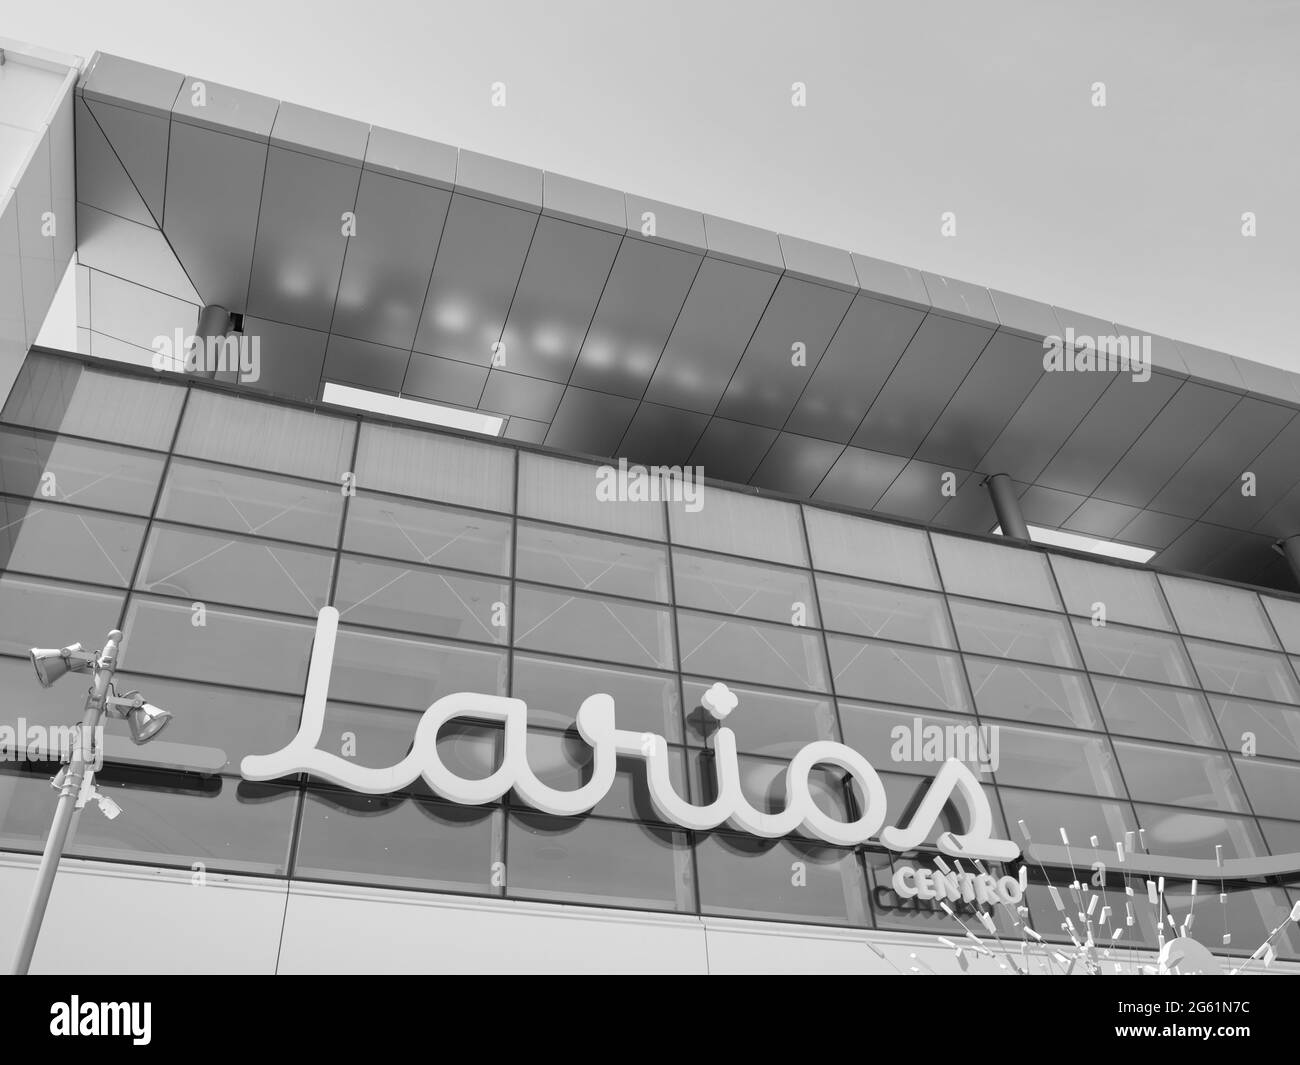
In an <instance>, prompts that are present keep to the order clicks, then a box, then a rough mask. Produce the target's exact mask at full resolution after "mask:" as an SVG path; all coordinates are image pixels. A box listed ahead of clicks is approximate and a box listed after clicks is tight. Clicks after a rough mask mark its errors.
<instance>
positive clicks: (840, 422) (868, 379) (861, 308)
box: [786, 295, 925, 469]
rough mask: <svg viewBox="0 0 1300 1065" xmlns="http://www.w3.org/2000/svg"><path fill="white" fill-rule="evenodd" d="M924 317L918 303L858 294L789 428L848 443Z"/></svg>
mask: <svg viewBox="0 0 1300 1065" xmlns="http://www.w3.org/2000/svg"><path fill="white" fill-rule="evenodd" d="M924 318H925V314H924V312H922V311H919V310H916V309H915V308H913V307H903V306H900V305H899V304H897V303H889V302H887V301H886V300H878V299H873V298H872V297H870V296H862V295H859V296H857V297H855V298H854V300H853V303H852V305H851V306H850V307H849V310H848V313H847V314H846V315H845V316H844V321H843V322H841V323H840V327H839V329H838V330H836V333H835V337H834V339H833V340H831V342H830V345H829V346H828V347H827V349H826V354H825V355H823V356H822V359H821V362H819V363H818V364H817V371H816V373H814V374H813V375H812V380H810V381H809V382H808V387H807V388H806V389H804V391H803V394H802V395H801V396H800V397H799V399H798V402H796V404H795V407H794V410H793V411H792V412H791V414H790V420H789V422H788V423H787V424H786V428H787V429H788V430H789V431H791V432H796V433H800V434H801V435H803V436H816V437H820V438H821V439H823V440H835V441H838V442H839V443H842V444H847V443H848V442H849V441H850V440H852V439H853V434H854V433H855V432H857V429H858V426H859V425H861V424H862V419H863V417H865V415H866V413H867V408H868V407H870V406H871V403H872V401H873V400H874V399H875V398H876V395H877V394H878V393H879V392H880V389H881V387H882V386H883V385H884V383H885V380H886V379H887V378H888V377H889V375H890V373H891V372H892V371H893V369H894V366H895V365H896V364H897V362H898V360H899V358H900V357H901V356H902V354H903V352H904V351H905V350H906V349H907V345H908V344H909V343H911V340H912V337H913V336H915V335H916V330H917V328H918V327H919V326H920V324H921V322H922V321H923V320H924ZM899 468H900V469H901V468H902V467H901V466H900V467H899Z"/></svg>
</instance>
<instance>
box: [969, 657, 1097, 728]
mask: <svg viewBox="0 0 1300 1065" xmlns="http://www.w3.org/2000/svg"><path fill="white" fill-rule="evenodd" d="M966 675H967V676H968V677H970V685H971V689H972V690H973V692H974V695H975V707H976V709H977V710H979V712H980V714H981V715H983V716H984V717H1004V718H1005V717H1009V718H1014V719H1015V720H1017V721H1029V722H1032V723H1034V724H1039V725H1057V726H1061V727H1065V728H1084V729H1099V728H1101V718H1100V717H1099V716H1098V714H1097V709H1096V706H1095V705H1094V704H1093V699H1092V693H1091V692H1090V691H1089V690H1088V678H1087V676H1086V675H1084V674H1083V673H1065V672H1063V671H1061V670H1056V669H1044V668H1042V667H1039V666H1022V665H1020V664H1019V663H1011V662H998V661H996V660H993V659H989V658H974V657H972V656H970V655H967V656H966Z"/></svg>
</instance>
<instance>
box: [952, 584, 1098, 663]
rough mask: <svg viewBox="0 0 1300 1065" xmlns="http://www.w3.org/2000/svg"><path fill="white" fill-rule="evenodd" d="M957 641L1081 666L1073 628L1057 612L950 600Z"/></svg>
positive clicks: (967, 647) (970, 647) (982, 650)
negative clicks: (1044, 612)
mask: <svg viewBox="0 0 1300 1065" xmlns="http://www.w3.org/2000/svg"><path fill="white" fill-rule="evenodd" d="M948 604H949V606H951V607H952V623H953V625H954V626H956V628H957V642H958V643H960V644H961V649H962V650H963V651H975V652H978V653H979V654H985V655H996V656H998V657H999V658H1017V659H1020V660H1022V661H1026V660H1027V661H1030V662H1048V663H1051V664H1053V665H1058V666H1074V667H1076V668H1078V667H1079V665H1080V662H1079V656H1078V654H1077V653H1076V652H1075V650H1074V641H1073V640H1071V639H1070V627H1069V625H1067V624H1066V621H1065V619H1064V618H1063V617H1061V616H1060V615H1058V614H1038V613H1031V612H1029V611H1027V610H1017V609H1015V608H1014V607H1005V606H992V605H990V604H988V603H973V602H970V601H969V600H965V599H951V598H950V599H949V600H948Z"/></svg>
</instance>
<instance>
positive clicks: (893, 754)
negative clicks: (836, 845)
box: [839, 699, 995, 824]
mask: <svg viewBox="0 0 1300 1065" xmlns="http://www.w3.org/2000/svg"><path fill="white" fill-rule="evenodd" d="M839 707H840V724H841V726H842V727H843V729H844V742H845V743H846V744H848V745H849V746H850V747H852V748H853V749H854V750H855V751H857V752H858V753H860V754H861V755H863V756H864V757H865V758H866V759H867V761H868V762H870V763H871V764H872V765H874V766H875V767H876V770H877V771H878V772H883V771H885V770H894V771H896V772H898V773H910V774H913V775H920V776H933V775H934V774H935V773H937V772H938V771H939V767H940V766H941V765H942V764H943V763H944V762H945V761H947V759H948V758H949V757H952V758H956V759H958V760H959V761H962V762H965V763H966V764H967V766H969V767H970V769H971V771H972V772H974V773H976V774H978V773H980V772H981V768H980V767H981V763H984V764H985V765H988V764H989V756H990V755H991V754H992V753H993V751H992V746H991V743H990V742H989V741H990V740H991V739H992V737H993V735H995V734H994V733H992V732H991V731H990V730H989V729H988V728H983V729H981V726H980V724H979V722H978V721H977V720H976V719H975V718H974V717H972V716H970V715H965V716H958V715H955V714H940V713H936V712H935V711H933V710H928V711H926V712H925V713H920V712H918V711H916V710H894V709H889V708H886V707H881V706H865V705H860V704H858V703H847V702H845V701H844V700H843V699H841V700H840V704H839ZM886 823H887V824H894V823H896V822H894V821H890V822H886Z"/></svg>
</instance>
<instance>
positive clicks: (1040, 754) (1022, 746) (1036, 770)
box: [994, 725, 1124, 797]
mask: <svg viewBox="0 0 1300 1065" xmlns="http://www.w3.org/2000/svg"><path fill="white" fill-rule="evenodd" d="M997 728H998V745H999V762H998V767H997V770H996V771H995V773H994V775H995V776H996V777H997V782H998V784H999V785H1000V786H1001V785H1007V786H1010V787H1019V788H1044V789H1046V790H1048V791H1073V792H1078V793H1080V794H1083V795H1102V796H1106V797H1116V796H1120V795H1123V794H1124V786H1123V784H1122V783H1121V782H1120V779H1119V774H1118V772H1117V771H1116V768H1115V756H1114V755H1113V754H1112V753H1111V750H1110V745H1109V744H1108V743H1107V741H1106V737H1105V736H1098V735H1095V734H1093V733H1089V732H1066V731H1065V730H1063V729H1038V728H1023V727H1021V726H1018V725H999V726H997Z"/></svg>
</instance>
